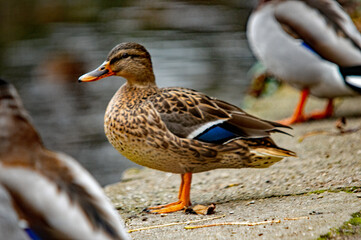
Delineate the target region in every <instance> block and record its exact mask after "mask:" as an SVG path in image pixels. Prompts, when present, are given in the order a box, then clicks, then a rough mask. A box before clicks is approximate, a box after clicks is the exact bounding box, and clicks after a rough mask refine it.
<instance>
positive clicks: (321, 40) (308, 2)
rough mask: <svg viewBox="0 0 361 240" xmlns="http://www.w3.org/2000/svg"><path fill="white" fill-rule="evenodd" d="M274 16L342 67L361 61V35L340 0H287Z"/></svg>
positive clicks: (291, 33) (292, 34) (293, 35)
mask: <svg viewBox="0 0 361 240" xmlns="http://www.w3.org/2000/svg"><path fill="white" fill-rule="evenodd" d="M274 16H275V18H276V20H277V21H278V22H279V23H280V24H281V25H282V27H283V29H284V30H285V32H286V33H288V34H289V35H291V36H292V37H294V38H297V39H301V40H302V41H303V43H302V44H303V45H304V46H305V47H306V48H308V49H310V50H311V51H313V52H314V53H316V54H318V55H319V56H321V57H322V58H324V59H326V60H328V61H330V62H333V63H336V64H337V65H339V66H342V67H349V66H355V65H361V35H360V33H359V32H358V31H357V29H356V27H355V25H354V24H353V23H352V20H351V19H350V17H349V16H348V15H347V14H346V13H345V12H344V11H343V9H342V7H341V6H340V5H339V4H338V3H337V2H336V1H333V0H304V1H286V2H282V3H280V4H279V5H277V7H276V8H275V12H274Z"/></svg>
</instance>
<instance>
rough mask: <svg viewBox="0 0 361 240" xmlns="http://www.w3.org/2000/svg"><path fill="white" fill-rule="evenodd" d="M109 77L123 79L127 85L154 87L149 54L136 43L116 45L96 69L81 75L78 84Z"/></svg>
mask: <svg viewBox="0 0 361 240" xmlns="http://www.w3.org/2000/svg"><path fill="white" fill-rule="evenodd" d="M109 76H119V77H123V78H125V79H127V82H128V84H129V85H135V86H149V85H155V77H154V73H153V67H152V61H151V58H150V54H149V53H148V51H147V50H146V49H145V47H143V46H142V45H140V44H138V43H131V42H129V43H120V44H118V45H117V46H115V47H114V48H113V49H112V50H111V51H110V52H109V54H108V57H107V59H106V60H105V61H104V62H103V63H102V64H101V65H100V66H99V67H98V68H96V69H95V70H93V71H91V72H89V73H86V74H84V75H82V76H81V77H80V78H79V82H92V81H97V80H99V79H102V78H105V77H109Z"/></svg>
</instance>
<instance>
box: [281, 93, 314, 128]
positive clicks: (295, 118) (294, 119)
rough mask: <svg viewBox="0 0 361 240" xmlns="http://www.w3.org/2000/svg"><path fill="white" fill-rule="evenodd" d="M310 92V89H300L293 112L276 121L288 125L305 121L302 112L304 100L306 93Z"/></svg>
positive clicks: (306, 96)
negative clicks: (289, 115) (287, 116)
mask: <svg viewBox="0 0 361 240" xmlns="http://www.w3.org/2000/svg"><path fill="white" fill-rule="evenodd" d="M309 94H310V90H309V89H307V88H306V89H303V90H302V91H301V98H300V101H299V102H298V105H297V107H296V109H295V111H294V112H293V115H292V116H291V117H289V118H286V119H283V120H280V121H278V122H279V123H281V124H284V125H290V124H293V123H299V122H304V121H306V118H305V116H304V114H303V108H304V107H305V104H306V100H307V98H308V95H309Z"/></svg>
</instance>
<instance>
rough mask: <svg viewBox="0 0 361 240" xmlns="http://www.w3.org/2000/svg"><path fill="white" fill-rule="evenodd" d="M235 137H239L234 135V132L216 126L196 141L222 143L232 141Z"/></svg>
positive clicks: (203, 133)
mask: <svg viewBox="0 0 361 240" xmlns="http://www.w3.org/2000/svg"><path fill="white" fill-rule="evenodd" d="M234 137H237V135H236V134H234V133H233V132H231V131H229V130H227V129H224V128H222V127H221V126H215V127H211V128H209V129H207V130H206V131H204V132H202V133H201V134H199V135H198V136H196V137H195V138H194V139H197V140H200V141H203V142H209V143H220V142H224V141H227V140H229V139H232V138H234Z"/></svg>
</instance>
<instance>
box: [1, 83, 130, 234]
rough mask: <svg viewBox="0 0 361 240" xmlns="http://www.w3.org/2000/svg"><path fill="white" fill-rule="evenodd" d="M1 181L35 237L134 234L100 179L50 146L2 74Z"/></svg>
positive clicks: (21, 217) (22, 219) (20, 217)
mask: <svg viewBox="0 0 361 240" xmlns="http://www.w3.org/2000/svg"><path fill="white" fill-rule="evenodd" d="M0 184H1V186H2V187H3V189H5V190H6V192H7V193H8V195H9V196H10V199H11V202H12V205H13V206H14V209H15V210H16V212H17V215H18V218H19V219H20V220H21V222H22V223H25V227H24V228H25V231H26V233H27V234H28V235H29V237H30V238H32V239H128V236H127V234H126V233H125V230H124V227H123V224H122V222H121V219H120V218H119V215H118V214H117V213H116V211H115V210H114V209H113V207H112V205H111V203H110V202H109V200H108V199H107V198H106V196H105V195H104V193H103V191H102V189H101V187H100V186H99V185H98V183H97V182H96V181H95V180H94V179H93V177H92V176H91V175H90V174H89V173H88V172H87V171H86V170H84V169H83V168H82V167H81V166H80V165H79V164H78V163H77V162H76V161H75V160H74V159H72V158H71V157H70V156H67V155H65V154H62V153H56V152H51V151H49V150H47V149H46V148H45V147H44V145H43V143H42V141H41V138H40V136H39V135H38V133H37V132H36V130H35V129H34V127H33V126H32V124H31V122H30V117H29V115H28V113H27V112H26V111H25V109H24V108H23V105H22V102H21V100H20V97H19V96H18V94H17V92H16V90H15V88H14V87H13V86H12V85H11V84H9V83H7V82H6V81H4V80H1V79H0ZM23 225H24V224H23Z"/></svg>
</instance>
